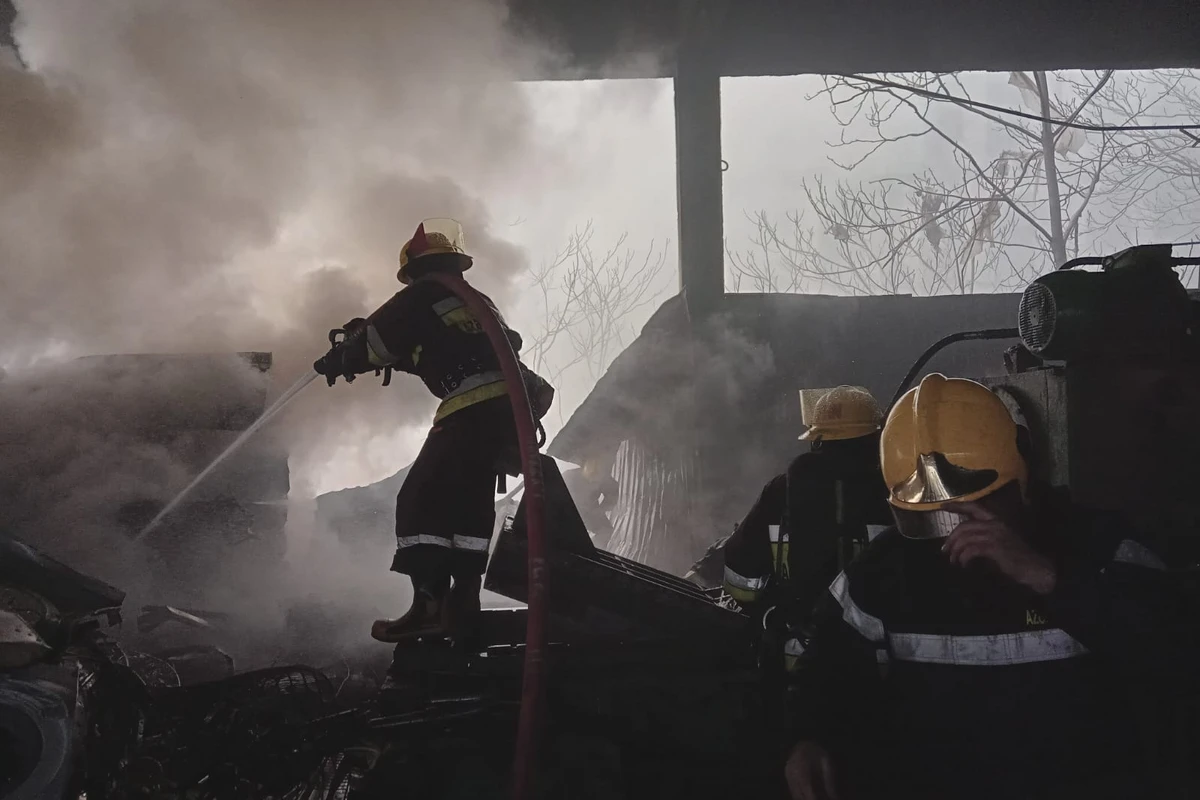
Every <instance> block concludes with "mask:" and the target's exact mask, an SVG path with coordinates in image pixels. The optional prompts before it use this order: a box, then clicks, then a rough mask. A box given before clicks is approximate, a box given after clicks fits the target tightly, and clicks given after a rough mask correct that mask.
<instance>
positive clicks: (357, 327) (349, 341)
mask: <svg viewBox="0 0 1200 800" xmlns="http://www.w3.org/2000/svg"><path fill="white" fill-rule="evenodd" d="M366 330H367V321H366V320H365V319H363V318H362V317H355V318H354V319H352V320H350V321H349V322H347V323H346V324H345V325H344V326H343V327H341V328H335V329H334V330H332V331H330V332H329V341H330V343H331V344H332V346H331V347H330V348H329V352H328V353H326V354H325V355H324V356H322V357H321V358H318V359H317V360H316V361H314V362H313V370H314V371H315V372H316V373H317V374H318V375H324V376H325V382H326V383H327V384H329V385H330V386H333V384H334V383H336V382H337V379H338V377H339V376H340V377H342V378H345V379H346V383H353V382H354V378H355V376H356V375H357V374H358V373H359V371H360V370H359V369H358V367H359V366H360V365H361V362H362V361H363V358H362V357H361V355H360V354H359V352H358V351H359V350H365V346H364V344H363V337H364V336H365V335H366ZM339 334H341V335H342V338H341V339H338V335H339Z"/></svg>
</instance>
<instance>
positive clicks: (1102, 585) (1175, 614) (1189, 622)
mask: <svg viewBox="0 0 1200 800" xmlns="http://www.w3.org/2000/svg"><path fill="white" fill-rule="evenodd" d="M1118 537H1119V538H1118ZM1089 538H1090V542H1081V543H1080V545H1079V546H1077V547H1075V548H1073V549H1072V550H1071V551H1070V552H1068V554H1067V555H1066V556H1065V557H1063V558H1062V559H1060V562H1059V564H1058V568H1057V570H1056V572H1057V575H1056V580H1055V584H1054V588H1053V590H1052V591H1051V592H1050V593H1049V594H1048V595H1047V597H1046V600H1047V611H1048V612H1049V615H1050V618H1051V619H1053V620H1054V621H1055V623H1056V624H1058V625H1059V626H1060V627H1062V629H1063V630H1065V631H1066V632H1067V633H1069V634H1071V636H1072V637H1073V638H1075V639H1077V640H1078V641H1079V642H1081V643H1082V644H1083V645H1084V646H1085V647H1087V648H1088V649H1089V650H1090V651H1092V652H1093V653H1096V654H1098V655H1102V656H1104V657H1105V658H1106V659H1109V660H1110V661H1112V663H1114V664H1116V665H1118V666H1120V667H1122V668H1124V669H1126V670H1128V671H1129V672H1131V673H1132V674H1134V675H1137V676H1141V677H1145V678H1148V679H1153V680H1155V681H1161V682H1164V683H1169V684H1170V685H1174V686H1177V687H1178V686H1181V685H1182V684H1181V683H1180V682H1182V681H1186V682H1187V683H1189V684H1191V683H1195V677H1194V673H1195V664H1196V661H1197V659H1198V658H1200V631H1198V630H1197V626H1196V624H1195V620H1196V619H1197V616H1198V615H1200V593H1198V591H1197V589H1198V588H1200V587H1197V586H1196V585H1195V579H1194V578H1193V577H1192V576H1190V575H1188V574H1187V573H1183V572H1178V571H1171V570H1167V569H1166V567H1165V565H1164V563H1163V561H1162V560H1161V559H1160V558H1159V557H1158V555H1157V554H1155V553H1154V552H1153V551H1152V550H1151V549H1150V548H1149V547H1147V546H1145V545H1143V544H1141V543H1140V542H1138V541H1137V540H1136V539H1135V538H1133V537H1122V536H1121V535H1120V533H1114V532H1113V531H1111V530H1110V531H1109V532H1107V534H1105V533H1100V534H1096V535H1093V536H1092V537H1089ZM1098 540H1100V541H1103V540H1107V542H1108V543H1109V547H1108V548H1107V550H1108V557H1107V558H1106V559H1104V560H1100V559H1097V558H1095V557H1093V555H1092V553H1089V552H1088V551H1089V549H1090V548H1089V546H1088V545H1089V544H1094V543H1095V542H1096V541H1098Z"/></svg>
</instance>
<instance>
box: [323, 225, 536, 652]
mask: <svg viewBox="0 0 1200 800" xmlns="http://www.w3.org/2000/svg"><path fill="white" fill-rule="evenodd" d="M472 264H473V260H472V258H471V256H469V255H467V253H466V251H465V249H464V246H463V233H462V227H461V226H460V225H459V223H458V222H456V221H455V220H451V219H427V220H425V221H424V222H422V223H421V224H420V225H419V226H417V230H416V232H415V233H414V234H413V236H412V238H411V239H410V240H409V241H408V242H406V243H405V244H404V246H403V247H402V248H401V249H400V269H399V272H398V273H397V278H399V280H400V282H401V283H403V284H405V286H406V288H404V289H402V290H401V291H399V292H397V293H396V295H395V296H394V297H392V299H391V300H389V301H387V302H386V303H384V304H383V306H381V307H380V308H379V309H378V310H376V311H375V312H374V313H373V314H371V316H370V317H369V318H367V319H361V318H359V319H352V320H350V321H349V322H347V323H346V325H345V326H343V328H342V329H338V331H335V332H334V333H331V336H330V341H331V344H332V347H331V348H330V350H329V352H328V353H327V354H326V355H325V356H324V357H322V358H321V359H319V360H318V361H317V362H316V363H315V364H314V365H313V367H314V369H315V370H316V371H317V372H318V373H319V374H321V375H324V376H325V378H326V380H327V382H328V383H329V385H330V386H333V384H334V383H335V382H336V381H337V378H339V377H342V378H345V380H346V381H347V382H349V381H352V380H354V378H355V377H356V376H357V375H360V374H362V373H365V372H372V371H374V372H376V373H379V372H381V371H382V372H384V373H385V375H384V382H385V383H386V382H387V381H388V379H389V378H390V377H391V370H393V369H398V370H401V371H403V372H408V373H411V374H413V375H417V376H418V377H420V378H421V380H422V381H423V382H424V383H425V385H426V386H427V387H428V388H429V391H430V392H432V393H433V394H434V395H435V396H436V397H438V398H439V399H440V400H441V403H440V405H439V406H438V409H437V412H436V413H435V414H434V418H433V426H432V428H431V429H430V431H429V435H428V437H427V438H426V440H425V444H424V446H423V447H422V448H421V452H420V454H419V455H418V456H417V459H416V461H415V462H413V465H412V467H411V468H410V470H409V473H408V476H407V477H406V478H405V481H404V484H403V486H402V487H401V489H400V494H399V496H398V497H397V498H396V556H395V559H394V560H393V561H392V569H393V570H394V571H396V572H399V573H401V574H404V575H408V576H409V577H410V579H411V580H412V585H413V605H412V607H411V608H410V609H409V611H408V612H407V613H406V614H404V615H402V616H400V617H398V618H396V619H382V620H377V621H376V622H375V624H374V625H373V626H372V629H371V636H373V637H374V638H375V639H377V640H379V641H382V642H401V641H405V640H410V639H414V638H419V637H422V636H435V637H436V636H442V635H446V634H451V635H463V634H466V633H468V632H469V630H470V628H471V626H472V625H473V623H474V620H475V619H476V617H477V616H478V612H479V591H480V588H481V584H482V575H483V572H484V568H485V567H486V566H487V558H488V547H489V544H490V542H491V536H492V528H493V523H494V521H495V506H494V504H495V488H496V486H497V484H498V481H502V480H503V476H504V475H506V474H510V475H516V474H519V472H520V466H519V464H518V461H519V455H518V442H517V432H516V429H515V427H514V422H513V406H512V403H511V402H510V400H509V388H508V387H507V385H506V383H505V379H504V374H503V372H502V369H501V363H500V359H499V357H498V356H497V354H496V352H495V350H494V349H493V347H492V345H491V344H490V343H489V341H488V338H487V336H485V335H484V328H483V324H482V323H481V321H480V320H479V319H478V318H477V317H476V315H475V314H474V313H472V311H471V309H470V308H469V307H468V305H467V303H466V302H465V301H464V299H463V298H461V297H459V296H458V295H457V294H455V292H454V291H452V290H451V289H449V288H447V287H446V286H444V285H442V284H441V283H440V282H438V281H436V280H421V279H422V278H426V277H427V276H433V275H438V274H442V275H446V274H449V275H458V274H461V273H463V272H465V271H466V270H468V269H470V268H471V266H472ZM481 297H482V299H483V300H484V301H485V302H486V303H487V306H488V310H490V311H491V312H492V314H493V315H494V316H495V318H496V319H497V320H498V321H499V323H500V325H501V326H502V328H503V332H504V335H505V337H506V338H507V339H508V343H509V345H510V346H511V348H512V351H513V352H514V353H515V354H518V355H519V353H520V350H521V343H522V342H521V335H520V334H519V333H517V332H516V331H514V330H512V329H510V328H508V326H507V325H506V324H505V323H504V319H503V317H502V316H500V314H499V312H497V311H496V309H495V306H494V305H492V303H491V300H490V299H488V298H487V297H485V296H482V295H481ZM520 369H521V374H522V378H523V381H524V383H525V385H526V387H527V390H528V392H529V396H530V398H531V399H532V406H533V409H532V410H533V413H534V416H535V417H536V418H537V419H539V420H540V419H541V418H542V416H544V415H545V413H546V411H547V410H549V407H550V403H551V402H552V400H553V397H554V389H553V388H552V387H551V386H550V385H549V384H548V383H547V382H546V381H544V380H543V379H542V378H540V377H539V376H537V375H536V374H534V373H533V372H532V371H531V370H529V369H528V368H526V367H524V365H521V367H520Z"/></svg>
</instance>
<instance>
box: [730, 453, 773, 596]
mask: <svg viewBox="0 0 1200 800" xmlns="http://www.w3.org/2000/svg"><path fill="white" fill-rule="evenodd" d="M786 491H787V484H786V478H785V477H784V476H783V475H777V476H776V477H774V478H772V479H771V480H770V481H769V482H768V483H767V485H766V486H764V487H763V490H762V493H761V494H760V495H759V497H758V500H756V501H755V503H754V505H753V506H751V507H750V511H749V512H748V513H747V514H746V516H745V517H744V518H743V519H742V521H741V523H739V524H738V526H737V528H736V529H734V532H733V535H732V536H730V537H729V540H728V541H727V542H726V543H725V579H724V588H725V591H726V592H727V593H728V594H729V596H730V597H732V598H733V599H734V600H736V601H738V603H740V604H741V605H743V606H753V605H755V604H757V603H758V602H759V601H761V600H762V599H763V595H764V592H765V590H766V588H767V583H768V582H769V581H770V579H771V571H772V566H773V564H774V557H773V555H774V554H773V553H772V543H771V526H772V525H774V526H775V529H776V530H777V531H778V529H779V524H780V522H781V520H782V517H783V503H784V495H785V493H786ZM778 546H779V547H782V545H778Z"/></svg>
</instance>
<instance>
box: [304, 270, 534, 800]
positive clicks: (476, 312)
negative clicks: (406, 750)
mask: <svg viewBox="0 0 1200 800" xmlns="http://www.w3.org/2000/svg"><path fill="white" fill-rule="evenodd" d="M419 280H421V281H434V282H436V283H440V284H441V285H442V286H444V287H445V288H447V289H449V290H450V291H451V292H453V293H454V294H455V295H456V296H457V297H458V298H459V299H460V300H462V301H463V303H464V304H465V305H466V307H467V308H468V309H469V310H470V311H471V313H472V315H473V316H474V317H475V319H476V320H477V321H478V322H479V324H480V325H481V326H482V328H483V332H484V333H485V334H486V335H487V337H488V341H489V342H490V343H491V346H492V350H493V351H494V352H495V354H496V360H497V361H498V362H499V363H500V371H501V373H502V374H503V375H504V383H505V384H506V386H507V388H508V397H509V401H510V404H511V406H512V413H513V422H514V424H515V427H516V432H517V444H518V447H519V451H520V457H521V472H522V474H523V475H524V476H525V495H524V501H525V511H526V517H525V518H526V520H527V526H526V527H527V530H526V535H527V539H528V548H529V567H528V569H529V590H528V595H529V596H528V600H527V605H528V612H527V618H526V628H525V665H524V670H523V674H522V685H521V712H520V717H519V720H518V723H517V739H516V749H515V754H514V763H513V796H514V797H515V798H516V800H527V798H529V797H530V796H531V794H532V784H533V778H534V770H535V768H536V766H537V749H538V741H539V736H538V734H539V730H540V723H541V710H542V698H543V687H542V684H543V680H542V678H543V671H544V664H545V647H546V601H545V597H546V549H545V548H546V534H545V511H544V509H545V496H546V493H545V486H544V483H543V480H542V464H541V460H540V453H539V448H540V444H541V443H540V442H539V440H538V438H539V437H538V432H539V430H540V425H539V424H538V423H537V422H535V420H534V416H535V415H534V412H533V404H532V403H531V402H530V399H529V390H528V388H527V386H526V383H525V376H524V375H523V373H522V371H521V366H520V363H519V362H518V361H517V355H516V353H514V352H513V348H512V343H511V342H510V340H509V338H508V335H507V334H506V332H505V330H504V328H503V326H502V325H501V323H500V320H499V318H498V317H497V316H496V312H495V311H494V310H493V309H492V307H491V305H490V304H489V303H488V302H487V301H486V300H485V299H484V298H483V296H482V295H480V294H479V293H478V292H477V291H475V290H474V289H473V288H471V285H470V284H468V283H467V282H466V281H465V280H463V279H462V278H461V277H459V276H457V275H451V274H447V273H441V272H434V273H430V274H428V275H424V276H422V277H421V278H420V279H419ZM366 330H367V322H366V320H365V319H359V320H353V321H352V324H350V325H347V327H346V328H344V329H343V328H337V329H335V330H332V331H330V332H329V343H330V345H331V346H332V347H333V348H334V349H335V350H336V349H338V348H340V347H347V346H349V343H350V342H353V341H355V340H357V339H358V338H359V337H363V336H366ZM331 352H333V351H331ZM318 364H320V362H318ZM315 366H316V365H315ZM330 366H332V370H331V369H330V368H329V367H321V366H316V372H318V373H321V374H323V375H325V377H326V379H327V380H328V381H329V385H330V386H332V385H333V383H334V381H335V380H336V379H337V378H338V377H343V378H345V380H346V381H347V382H349V381H353V380H354V378H355V375H354V371H353V370H352V369H347V371H346V372H345V373H344V374H342V375H339V374H338V373H337V372H336V370H337V367H336V366H333V365H330ZM380 371H382V372H383V378H384V380H383V384H384V385H385V386H386V385H387V384H388V383H389V382H390V379H391V368H388V367H384V368H381V370H376V374H379V372H380Z"/></svg>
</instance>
